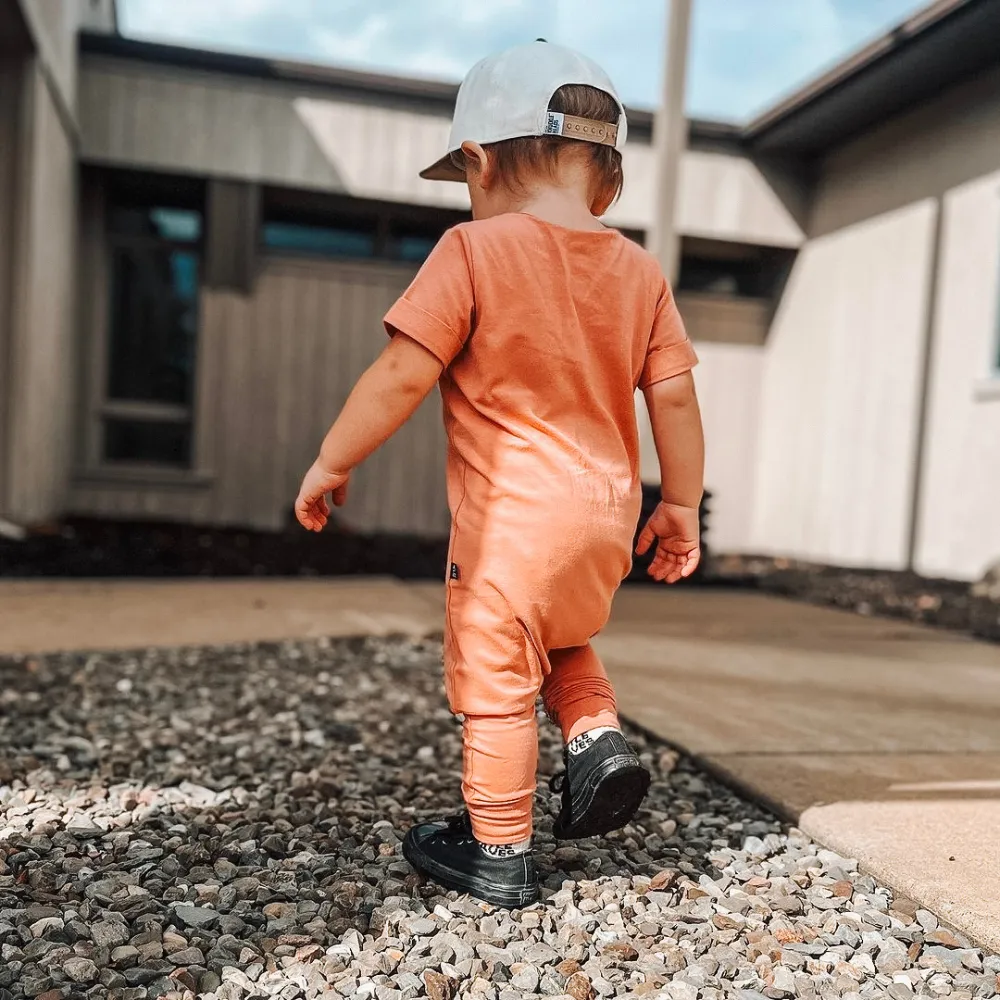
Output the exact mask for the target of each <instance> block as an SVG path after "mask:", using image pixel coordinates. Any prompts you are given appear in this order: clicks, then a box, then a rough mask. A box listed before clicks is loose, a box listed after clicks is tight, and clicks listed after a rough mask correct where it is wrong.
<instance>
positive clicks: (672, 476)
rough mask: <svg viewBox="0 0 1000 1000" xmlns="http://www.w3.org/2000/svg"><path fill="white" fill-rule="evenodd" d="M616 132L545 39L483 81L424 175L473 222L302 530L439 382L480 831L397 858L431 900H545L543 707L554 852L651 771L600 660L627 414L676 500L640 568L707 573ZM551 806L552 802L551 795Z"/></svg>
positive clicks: (590, 78)
mask: <svg viewBox="0 0 1000 1000" xmlns="http://www.w3.org/2000/svg"><path fill="white" fill-rule="evenodd" d="M625 133H626V121H625V112H624V109H623V108H622V105H621V102H620V101H619V100H618V97H617V96H616V93H615V90H614V87H613V86H612V84H611V81H610V80H609V79H608V78H607V76H606V75H605V73H604V72H603V71H602V70H601V69H600V67H598V66H597V65H595V64H594V63H593V62H591V61H590V60H589V59H586V58H585V57H583V56H582V55H579V54H578V53H576V52H573V51H571V50H569V49H565V48H562V47H560V46H556V45H550V44H548V43H545V42H543V41H538V42H534V43H532V44H529V45H522V46H518V47H515V48H513V49H510V50H508V51H506V52H503V53H501V54H499V55H496V56H492V57H490V58H488V59H485V60H483V61H482V62H480V63H479V64H478V65H476V66H475V67H474V68H473V69H472V70H471V71H470V73H469V75H468V77H467V78H466V79H465V81H464V82H463V84H462V86H461V89H460V90H459V94H458V100H457V104H456V108H455V117H454V121H453V124H452V129H451V139H450V142H449V147H448V150H447V152H446V154H445V155H444V156H443V157H442V158H441V159H440V160H438V161H437V162H436V163H434V164H433V165H432V166H430V167H428V168H427V169H426V170H425V171H424V172H423V173H422V175H421V176H423V177H425V178H428V179H431V180H452V181H462V182H464V183H465V184H467V185H468V189H469V195H470V198H471V201H472V216H473V220H474V221H472V222H469V223H464V224H462V225H458V226H455V227H454V228H453V229H450V230H449V231H448V232H447V233H445V235H444V236H443V237H442V239H441V241H440V242H439V243H438V244H437V246H436V247H435V249H434V250H433V252H432V253H431V254H430V256H429V257H428V259H427V261H426V262H425V263H424V265H423V267H422V268H421V269H420V272H419V273H418V274H417V276H416V278H415V279H414V281H413V283H412V284H411V285H410V287H409V288H408V289H407V291H406V292H405V293H404V294H403V296H402V298H400V299H399V301H398V302H396V304H395V305H393V306H392V308H391V309H390V310H389V312H388V314H387V315H386V317H385V327H386V330H387V331H388V333H389V335H390V338H391V339H390V341H389V343H388V346H387V347H386V349H385V351H384V352H383V354H382V355H381V356H380V357H379V359H378V360H377V361H376V362H375V363H374V364H373V365H372V367H371V368H369V369H368V371H367V372H365V374H364V375H362V377H361V378H360V379H359V381H358V383H357V386H356V387H355V389H354V391H353V392H352V393H351V396H350V398H349V399H348V401H347V403H346V404H345V405H344V408H343V411H342V412H341V414H340V416H339V417H338V418H337V421H336V423H335V424H334V425H333V427H332V428H331V429H330V431H329V433H328V434H327V436H326V439H325V440H324V442H323V446H322V449H321V451H320V455H319V458H318V459H317V460H316V462H315V464H314V465H313V466H312V468H311V469H310V470H309V471H308V472H307V473H306V476H305V479H304V481H303V483H302V488H301V491H300V494H299V497H298V500H297V501H296V507H295V509H296V515H297V517H298V519H299V520H300V521H301V523H302V524H303V525H304V526H305V527H306V528H309V529H311V530H313V531H320V530H322V528H323V527H324V525H325V524H326V522H327V519H328V517H329V513H330V510H329V506H328V503H327V499H326V498H327V496H328V495H332V500H333V503H334V504H337V505H339V504H342V503H343V502H344V500H345V498H346V494H347V488H348V479H349V476H350V473H351V470H352V469H354V468H355V467H356V466H357V465H358V464H359V463H360V462H362V461H363V460H364V459H365V458H367V457H368V456H369V455H370V454H371V453H372V452H373V451H375V449H376V448H378V447H379V445H381V444H382V443H383V442H385V441H386V439H387V438H389V437H390V436H391V435H392V434H393V433H394V432H395V431H397V430H398V429H399V428H400V427H401V426H402V425H403V423H405V421H406V420H407V419H408V418H409V417H410V416H411V415H412V414H413V412H414V411H415V410H416V409H417V407H418V406H419V405H420V403H421V401H422V400H423V399H424V398H425V397H426V396H427V395H428V393H429V392H430V391H431V390H432V388H433V387H434V385H435V384H438V383H439V384H440V387H441V394H442V396H443V399H444V419H445V424H446V427H447V433H448V441H449V450H448V496H449V505H450V508H451V513H452V529H451V540H450V551H449V557H448V572H447V582H446V586H447V600H446V607H447V611H446V624H445V687H446V691H447V695H448V700H449V703H450V706H451V709H452V711H453V712H455V713H456V714H460V715H461V716H463V717H464V723H463V725H464V734H463V737H464V760H463V782H462V791H463V795H464V798H465V803H466V807H467V808H466V811H465V812H463V813H462V814H461V815H460V816H457V817H454V818H452V819H448V820H442V821H440V822H433V823H423V824H419V825H417V826H415V827H414V828H413V829H412V830H410V831H409V833H408V834H407V836H406V839H405V842H404V845H403V848H404V853H405V855H406V857H407V858H408V859H409V861H410V863H411V864H413V865H414V867H415V868H417V869H418V870H420V871H422V872H424V873H425V874H427V875H428V876H430V877H431V878H433V879H434V880H435V881H436V882H438V883H439V884H441V885H443V886H445V887H447V888H451V889H457V890H459V891H460V892H468V893H471V894H472V895H474V896H477V897H479V898H480V899H484V900H486V901H488V902H490V903H493V904H496V905H500V906H508V907H515V906H524V905H528V904H530V903H532V902H534V901H535V900H536V899H537V898H538V881H537V876H536V873H535V866H534V862H533V859H532V854H531V831H532V815H531V814H532V800H533V797H534V791H535V768H536V763H537V755H538V739H537V731H536V718H535V703H536V700H537V698H538V695H539V694H541V696H542V699H543V701H544V704H545V708H546V711H547V713H548V715H549V717H550V718H551V719H552V720H553V721H554V722H555V723H556V724H557V725H558V726H559V727H560V729H561V730H562V735H563V739H564V741H565V746H566V748H565V762H566V772H565V774H564V775H560V776H558V777H559V778H561V779H562V786H561V792H562V809H561V812H560V814H559V816H558V818H557V820H556V823H555V834H556V836H557V837H567V838H579V837H589V836H595V835H603V834H605V833H607V832H609V831H610V830H614V829H618V828H620V827H622V826H624V825H625V824H626V823H627V822H628V821H629V820H630V819H631V818H632V817H633V816H634V815H635V813H636V811H637V809H638V808H639V806H640V804H641V802H642V800H643V797H644V796H645V794H646V791H647V788H648V786H649V780H650V779H649V773H648V772H647V771H646V769H645V768H644V767H643V766H642V765H641V763H640V762H639V759H638V757H637V756H636V755H635V753H634V751H633V750H632V748H631V747H630V746H629V744H628V743H627V742H626V740H625V738H624V737H623V736H622V733H621V730H620V728H619V722H618V716H617V713H616V709H615V697H614V692H613V690H612V688H611V685H610V683H609V682H608V678H607V675H606V674H605V671H604V668H603V666H602V665H601V662H600V660H599V659H598V657H597V655H596V654H595V652H594V650H593V648H592V647H591V645H590V640H591V638H592V637H593V636H594V635H595V634H596V633H597V632H599V631H600V629H601V628H602V627H603V626H604V624H605V622H606V621H607V619H608V615H609V612H610V608H611V600H612V597H613V595H614V593H615V591H616V590H617V588H618V586H619V584H620V583H621V581H622V579H623V578H624V577H625V575H626V574H627V573H628V571H629V567H630V562H631V555H632V553H631V548H632V539H633V537H634V531H635V526H636V522H637V520H638V516H639V509H640V484H639V433H638V428H637V424H636V415H635V404H634V396H635V391H636V389H637V388H638V389H641V390H642V391H643V393H644V395H645V399H646V404H647V407H648V409H649V413H650V418H651V423H652V428H653V437H654V440H655V444H656V450H657V455H658V458H659V463H660V472H661V480H662V498H663V502H662V503H661V504H660V505H659V507H658V508H657V509H656V512H655V513H654V514H653V515H652V517H651V518H650V520H649V522H648V523H647V524H646V525H645V527H644V528H643V531H642V533H641V535H640V538H639V547H638V551H639V553H640V554H642V553H644V552H646V551H647V550H648V549H649V548H650V547H651V546H652V545H653V543H654V542H655V543H656V553H655V556H654V558H653V561H652V563H651V565H650V569H649V572H650V574H651V575H652V576H653V577H654V578H655V579H657V580H662V581H666V582H668V583H673V582H675V581H677V580H679V579H681V578H682V577H686V576H689V575H690V574H691V573H692V572H693V571H694V570H695V568H696V567H697V564H698V560H699V557H700V551H699V537H698V536H699V532H698V505H699V503H700V500H701V495H702V466H703V444H702V431H701V420H700V416H699V412H698V404H697V400H696V397H695V392H694V386H693V381H692V378H691V368H692V367H693V366H694V364H695V363H696V358H695V354H694V351H693V350H692V347H691V343H690V341H689V340H688V338H687V336H686V334H685V332H684V327H683V324H682V322H681V320H680V317H679V316H678V314H677V309H676V307H675V305H674V299H673V296H672V294H671V291H670V288H669V287H668V285H667V282H666V281H665V280H664V278H663V275H662V273H661V271H660V268H659V266H658V264H657V261H656V259H655V258H654V257H652V256H651V255H650V254H649V253H647V252H646V251H645V250H643V249H642V248H641V247H639V246H638V245H637V244H635V243H633V242H632V241H630V240H629V239H627V238H626V237H624V236H622V235H621V234H620V233H619V232H617V231H616V230H614V229H609V228H607V227H605V226H604V225H602V224H601V222H600V221H599V218H600V217H601V216H602V215H603V214H604V213H605V212H606V211H607V209H608V207H609V206H610V205H611V204H612V202H613V201H614V200H615V199H616V198H617V197H618V194H619V193H620V191H621V187H622V180H623V177H622V158H621V150H622V148H623V146H624V144H625ZM557 790H558V789H557Z"/></svg>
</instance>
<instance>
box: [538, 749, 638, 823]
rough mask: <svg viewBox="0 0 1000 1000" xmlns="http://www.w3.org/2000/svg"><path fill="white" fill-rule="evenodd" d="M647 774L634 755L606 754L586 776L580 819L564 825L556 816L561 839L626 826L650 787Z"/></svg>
mask: <svg viewBox="0 0 1000 1000" xmlns="http://www.w3.org/2000/svg"><path fill="white" fill-rule="evenodd" d="M649 783H650V774H649V771H647V770H646V769H645V768H644V767H643V766H642V765H641V764H640V763H639V762H638V761H637V760H636V758H635V757H633V756H631V755H630V756H627V757H626V756H618V757H609V758H608V759H607V760H606V761H604V762H603V763H602V764H601V766H600V767H598V768H595V769H594V772H593V773H592V774H590V775H589V776H588V779H587V785H586V787H585V789H584V793H583V796H582V799H583V801H582V807H581V809H580V816H579V819H577V820H576V822H575V823H568V824H566V825H565V826H563V825H561V824H560V823H559V820H558V819H557V820H556V822H555V826H554V828H553V831H552V832H553V833H554V834H555V836H556V837H558V838H559V839H560V840H582V839H583V838H584V837H603V836H604V835H605V834H608V833H611V831H612V830H620V829H621V828H622V827H623V826H626V825H627V824H628V823H629V822H630V821H631V820H632V818H633V817H634V816H635V814H636V813H637V812H638V811H639V806H641V805H642V801H643V799H645V797H646V793H647V792H648V791H649Z"/></svg>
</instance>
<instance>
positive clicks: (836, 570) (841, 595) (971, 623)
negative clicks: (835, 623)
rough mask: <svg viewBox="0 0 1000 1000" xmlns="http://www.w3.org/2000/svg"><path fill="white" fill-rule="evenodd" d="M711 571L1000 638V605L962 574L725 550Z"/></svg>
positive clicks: (839, 604) (860, 609) (722, 579)
mask: <svg viewBox="0 0 1000 1000" xmlns="http://www.w3.org/2000/svg"><path fill="white" fill-rule="evenodd" d="M707 575H708V577H709V579H711V581H712V582H714V583H722V584H729V585H732V586H742V587H753V588H755V589H757V590H761V591H764V592H765V593H769V594H778V595H780V596H782V597H790V598H794V599H796V600H801V601H806V602H808V603H810V604H821V605H826V606H832V607H836V608H844V609H845V610H848V611H854V612H856V613H858V614H861V615H878V616H881V617H887V618H902V619H905V620H906V621H910V622H917V623H920V624H924V625H932V626H934V627H937V628H946V629H952V630H957V631H960V632H971V633H972V634H974V635H977V636H980V637H982V638H987V639H993V640H1000V605H996V604H994V602H992V601H988V600H984V599H983V598H976V597H974V596H973V594H972V593H971V590H970V587H969V584H968V583H965V582H963V581H960V580H943V579H931V578H928V577H923V576H919V575H918V574H916V573H912V572H894V571H891V570H860V569H844V568H841V567H837V566H821V565H816V564H814V563H806V562H798V561H795V560H789V559H773V558H770V557H768V556H725V557H722V558H719V559H716V560H714V561H713V563H712V565H711V566H710V567H709V569H708V572H707Z"/></svg>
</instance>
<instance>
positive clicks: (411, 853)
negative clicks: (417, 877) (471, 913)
mask: <svg viewBox="0 0 1000 1000" xmlns="http://www.w3.org/2000/svg"><path fill="white" fill-rule="evenodd" d="M403 857H405V858H406V860H407V861H409V862H410V864H411V865H413V867H414V868H416V869H417V871H419V872H422V873H423V874H424V875H426V876H427V877H428V878H431V879H433V880H434V881H435V882H437V883H438V885H443V886H444V887H445V888H447V889H455V890H457V891H458V892H467V893H469V895H470V896H475V897H476V898H477V899H482V900H485V901H486V902H487V903H492V904H493V905H494V906H504V907H507V908H508V909H516V908H518V907H521V906H530V905H531V904H532V903H537V902H538V875H537V873H536V872H535V859H534V856H533V855H532V853H531V851H524V852H523V853H521V854H514V853H510V854H508V855H506V856H503V855H498V854H493V853H491V852H489V851H487V850H486V849H484V847H483V845H482V844H480V843H479V841H478V840H476V838H475V837H474V836H473V835H472V824H471V823H470V822H469V814H468V813H461V814H460V815H458V816H453V817H451V818H450V819H446V820H442V821H441V822H438V823H420V824H418V825H417V826H415V827H413V829H411V830H410V831H409V833H407V835H406V838H405V839H404V840H403Z"/></svg>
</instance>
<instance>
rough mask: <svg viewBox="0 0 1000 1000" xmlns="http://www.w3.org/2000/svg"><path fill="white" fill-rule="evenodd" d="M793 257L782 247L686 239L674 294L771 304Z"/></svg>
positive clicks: (683, 241) (792, 254)
mask: <svg viewBox="0 0 1000 1000" xmlns="http://www.w3.org/2000/svg"><path fill="white" fill-rule="evenodd" d="M794 256H795V254H794V251H793V250H789V249H787V248H783V247H766V246H756V245H753V244H746V243H731V242H728V241H725V240H714V239H704V238H698V237H687V236H685V237H684V238H683V239H682V240H681V264H680V273H679V275H678V277H677V291H678V292H689V293H692V294H695V295H715V296H723V297H726V298H740V299H761V300H769V301H774V300H775V299H776V298H777V296H778V295H779V294H780V291H781V287H782V284H783V282H784V280H785V277H786V276H787V274H788V271H789V268H790V267H791V262H792V260H793V259H794Z"/></svg>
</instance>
